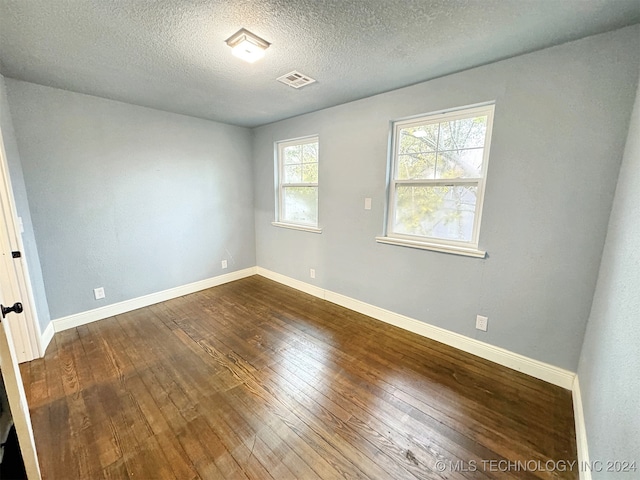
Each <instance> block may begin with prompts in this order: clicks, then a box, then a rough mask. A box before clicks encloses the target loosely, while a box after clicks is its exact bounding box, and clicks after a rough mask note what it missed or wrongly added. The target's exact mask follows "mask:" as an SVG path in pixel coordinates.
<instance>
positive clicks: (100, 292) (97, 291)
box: [93, 287, 105, 300]
mask: <svg viewBox="0 0 640 480" xmlns="http://www.w3.org/2000/svg"><path fill="white" fill-rule="evenodd" d="M93 296H94V297H96V300H100V299H101V298H104V297H105V295H104V287H98V288H94V289H93Z"/></svg>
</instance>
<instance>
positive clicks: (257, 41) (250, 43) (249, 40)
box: [225, 28, 271, 63]
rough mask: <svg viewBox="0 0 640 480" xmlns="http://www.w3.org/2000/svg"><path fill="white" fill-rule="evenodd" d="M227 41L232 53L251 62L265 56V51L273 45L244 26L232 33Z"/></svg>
mask: <svg viewBox="0 0 640 480" xmlns="http://www.w3.org/2000/svg"><path fill="white" fill-rule="evenodd" d="M225 43H226V44H227V45H229V46H230V47H231V53H233V54H234V55H235V56H236V57H238V58H241V59H242V60H244V61H245V62H249V63H253V62H255V61H256V60H260V59H261V58H262V57H264V51H265V50H266V49H267V48H269V45H271V44H270V43H269V42H267V41H266V40H264V39H262V38H260V37H258V36H257V35H254V34H253V33H251V32H250V31H248V30H246V29H244V28H241V29H240V30H238V31H237V32H236V33H234V34H233V35H231V36H230V37H229V38H228V39H227V40H226V41H225Z"/></svg>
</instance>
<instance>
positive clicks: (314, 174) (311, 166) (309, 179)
mask: <svg viewBox="0 0 640 480" xmlns="http://www.w3.org/2000/svg"><path fill="white" fill-rule="evenodd" d="M302 182H303V183H318V164H317V163H305V164H303V165H302Z"/></svg>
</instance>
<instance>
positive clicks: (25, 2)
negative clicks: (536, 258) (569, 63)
mask: <svg viewBox="0 0 640 480" xmlns="http://www.w3.org/2000/svg"><path fill="white" fill-rule="evenodd" d="M637 22H640V0H226V1H221V0H155V1H154V0H112V1H105V0H66V1H63V0H0V72H1V73H2V74H3V75H5V76H8V77H11V78H16V79H20V80H26V81H29V82H34V83H39V84H43V85H49V86H53V87H58V88H63V89H67V90H72V91H76V92H82V93H88V94H91V95H97V96H101V97H106V98H111V99H115V100H121V101H124V102H128V103H133V104H137V105H143V106H148V107H153V108H157V109H161V110H167V111H171V112H177V113H183V114H187V115H192V116H196V117H202V118H208V119H211V120H217V121H222V122H227V123H232V124H236V125H244V126H256V125H261V124H265V123H269V122H273V121H275V120H280V119H283V118H287V117H291V116H294V115H299V114H302V113H307V112H310V111H314V110H318V109H321V108H325V107H329V106H332V105H337V104H340V103H344V102H347V101H351V100H355V99H358V98H363V97H367V96H370V95H373V94H376V93H381V92H384V91H388V90H392V89H395V88H398V87H402V86H405V85H410V84H413V83H417V82H420V81H424V80H428V79H430V78H435V77H438V76H442V75H446V74H449V73H452V72H456V71H460V70H464V69H467V68H470V67H474V66H478V65H482V64H486V63H489V62H493V61H495V60H499V59H502V58H507V57H511V56H514V55H518V54H521V53H525V52H530V51H533V50H537V49H540V48H544V47H548V46H551V45H555V44H559V43H563V42H566V41H569V40H574V39H578V38H581V37H584V36H588V35H592V34H596V33H600V32H604V31H607V30H612V29H615V28H619V27H622V26H625V25H630V24H633V23H637ZM241 27H245V28H247V29H249V30H250V31H252V32H254V33H255V34H257V35H259V36H260V37H262V38H264V39H266V40H267V41H269V42H271V43H272V45H271V47H270V48H269V50H268V51H267V54H266V56H265V58H264V59H263V60H260V61H259V62H257V63H254V64H248V63H245V62H242V61H241V60H239V59H237V58H235V57H234V56H232V55H231V51H230V49H229V47H227V46H226V45H225V43H224V40H225V39H226V38H228V37H229V36H230V35H231V34H233V33H235V32H236V31H237V30H238V29H240V28H241ZM294 69H295V70H299V71H301V72H302V73H304V74H306V75H309V76H311V77H313V78H315V79H316V80H317V83H314V84H312V85H310V86H308V87H306V88H303V89H300V90H295V89H293V88H291V87H288V86H286V85H283V84H281V83H278V82H277V81H276V80H275V79H276V77H279V76H281V75H283V74H285V73H288V72H289V71H291V70H294Z"/></svg>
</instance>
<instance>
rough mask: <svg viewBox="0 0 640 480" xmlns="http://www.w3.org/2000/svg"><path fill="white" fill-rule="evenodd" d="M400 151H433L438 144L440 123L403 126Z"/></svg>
mask: <svg viewBox="0 0 640 480" xmlns="http://www.w3.org/2000/svg"><path fill="white" fill-rule="evenodd" d="M398 145H399V146H398V153H422V152H433V151H434V150H435V149H436V146H437V145H438V124H437V123H436V124H431V125H424V126H418V127H410V128H402V129H401V130H400V139H399V143H398Z"/></svg>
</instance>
